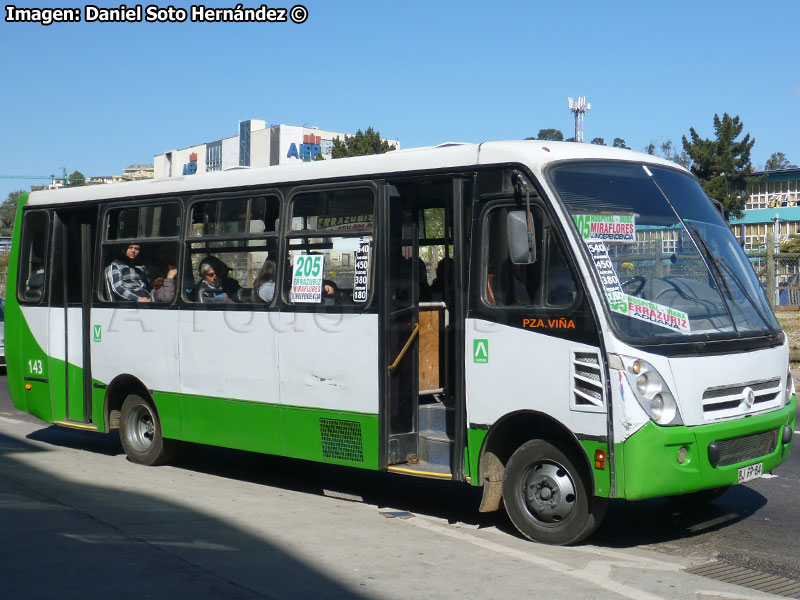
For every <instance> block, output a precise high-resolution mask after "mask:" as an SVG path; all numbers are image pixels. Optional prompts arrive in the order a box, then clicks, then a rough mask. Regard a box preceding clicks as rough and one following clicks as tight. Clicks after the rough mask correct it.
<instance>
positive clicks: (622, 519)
mask: <svg viewBox="0 0 800 600" xmlns="http://www.w3.org/2000/svg"><path fill="white" fill-rule="evenodd" d="M27 437H28V439H30V440H32V441H37V442H42V443H46V444H51V445H54V446H59V447H65V448H71V449H74V450H83V451H87V452H92V453H97V454H103V455H106V456H116V455H120V454H123V450H122V446H121V445H120V443H119V437H118V436H117V435H116V433H112V434H98V433H95V432H86V431H80V430H71V429H66V428H63V427H58V426H51V427H47V428H44V429H40V430H38V431H35V432H33V433H31V434H29V435H28V436H27ZM170 464H171V465H173V466H175V467H178V468H181V469H185V470H189V471H195V472H198V473H204V474H207V475H212V476H215V477H223V478H226V479H234V480H238V481H243V482H247V483H254V484H257V485H265V486H269V487H273V488H280V489H284V490H289V491H295V492H300V493H307V494H314V495H319V496H332V497H333V498H335V499H338V500H341V499H349V500H352V501H355V502H362V503H365V504H368V505H372V506H375V508H376V510H381V509H391V510H403V511H408V512H410V513H412V514H420V515H425V516H429V517H433V518H438V519H444V520H446V521H448V522H449V523H463V524H466V525H470V526H474V527H478V528H483V527H497V528H498V529H499V530H501V531H503V532H505V533H508V534H509V535H512V536H514V537H518V538H520V537H522V536H521V535H520V534H519V533H518V532H517V530H516V528H515V527H514V526H513V524H512V523H511V522H510V521H509V519H508V517H507V516H506V515H505V512H504V511H503V510H502V509H501V510H500V511H497V512H494V513H479V512H478V505H479V504H480V497H481V492H482V490H481V489H480V488H474V487H472V486H470V485H468V484H462V485H454V484H453V483H452V482H450V481H437V480H432V479H422V478H417V477H410V476H404V475H399V474H392V473H384V472H375V471H367V470H363V469H355V468H351V467H342V466H337V465H327V464H322V463H315V462H311V461H304V460H297V459H292V458H284V457H278V456H270V455H265V454H258V453H253V452H246V451H242V450H232V449H228V448H219V447H213V446H204V445H201V444H183V445H182V446H181V451H180V452H179V454H178V456H177V457H176V458H175V459H174V460H173V461H172V463H170ZM156 468H157V467H156ZM766 502H767V499H766V498H765V497H764V496H762V495H761V494H759V493H758V492H756V491H755V490H753V489H751V488H749V487H747V486H734V487H732V488H731V489H729V490H728V491H727V492H726V493H725V494H723V495H722V496H721V497H720V498H718V499H717V500H715V501H713V502H708V503H705V504H691V503H685V502H681V501H680V500H676V499H670V498H657V499H652V500H639V501H625V500H612V501H610V503H609V508H608V514H607V516H606V518H605V521H604V522H603V524H602V525H601V526H600V528H599V529H598V530H597V532H595V533H594V535H592V536H591V537H590V538H588V539H587V540H586V542H585V543H587V544H592V545H597V546H607V547H616V548H627V547H635V546H641V545H647V544H658V543H663V542H669V541H674V540H678V539H686V538H691V537H693V536H696V535H701V534H704V533H709V532H712V531H717V530H720V529H724V528H726V527H729V526H731V525H734V524H736V523H738V522H739V521H742V520H743V519H746V518H748V517H750V516H751V515H753V514H755V513H756V512H757V511H758V509H759V508H761V507H762V506H764V505H765V504H766Z"/></svg>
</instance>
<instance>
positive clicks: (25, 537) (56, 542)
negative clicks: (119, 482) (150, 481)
mask: <svg viewBox="0 0 800 600" xmlns="http://www.w3.org/2000/svg"><path fill="white" fill-rule="evenodd" d="M37 437H39V438H41V439H42V440H43V441H45V443H54V442H53V440H56V441H59V442H63V441H64V438H62V437H60V436H54V435H53V433H52V432H51V431H49V430H44V432H43V433H41V434H40V435H39V436H37ZM67 440H69V438H67ZM76 445H77V444H76ZM0 448H2V449H4V450H5V451H0V506H1V507H2V510H0V561H1V562H2V564H3V565H4V567H5V569H4V575H3V594H2V596H3V597H7V598H51V597H58V598H61V599H64V600H71V599H76V600H77V599H79V598H80V599H82V598H86V597H87V593H88V592H87V590H89V589H91V595H95V596H98V597H122V598H133V597H136V598H144V597H149V598H196V599H198V600H201V599H202V600H204V599H206V598H208V599H210V598H237V599H240V600H246V599H251V598H252V599H254V600H255V599H257V598H265V597H271V598H314V597H318V598H347V599H353V600H367V599H368V598H371V597H374V596H371V595H364V593H361V591H360V590H358V589H357V588H356V589H354V588H352V587H349V586H348V585H347V584H346V583H343V582H340V581H336V580H334V579H332V578H331V577H329V576H327V575H326V574H325V573H324V572H323V571H321V570H320V569H319V568H317V567H316V566H314V565H312V564H311V563H310V562H307V561H305V560H303V559H302V556H301V555H298V554H297V552H296V550H297V549H296V548H295V551H294V552H292V551H290V550H288V549H284V548H282V547H281V545H280V544H279V543H276V542H273V541H270V540H269V539H266V536H265V535H255V534H254V533H251V532H250V531H247V530H245V528H243V527H237V526H236V525H234V524H233V523H232V522H231V520H230V519H225V518H219V517H218V516H216V515H214V514H212V513H210V512H209V513H205V512H203V511H199V510H196V509H194V508H191V507H189V506H186V505H183V504H181V503H180V502H179V501H174V502H173V501H171V500H165V499H163V498H162V497H156V496H155V495H152V494H148V493H145V492H140V491H131V490H130V489H124V488H121V487H119V486H116V487H114V486H110V485H109V486H104V485H97V484H87V483H84V482H79V481H76V480H75V479H74V478H71V477H69V475H68V474H66V473H65V476H64V477H63V478H62V477H60V476H59V475H58V474H56V473H55V472H54V470H52V469H48V470H43V469H40V468H37V466H36V463H35V461H37V460H38V461H42V460H46V459H41V458H36V459H35V460H31V459H23V458H22V456H26V457H27V456H31V455H35V454H36V453H37V451H38V452H41V451H42V449H41V448H38V447H36V446H34V445H32V444H30V443H29V442H27V441H26V440H24V439H19V438H14V437H10V436H6V435H3V434H0ZM93 451H94V450H93ZM44 452H45V453H46V450H45V451H44ZM290 508H291V507H287V510H289V509H290ZM362 585H363V584H362Z"/></svg>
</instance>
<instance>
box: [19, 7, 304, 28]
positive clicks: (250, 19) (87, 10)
mask: <svg viewBox="0 0 800 600" xmlns="http://www.w3.org/2000/svg"><path fill="white" fill-rule="evenodd" d="M306 19H308V10H307V9H306V7H305V6H303V5H302V4H296V5H295V6H293V7H292V8H290V9H286V8H273V7H270V6H267V5H266V4H262V5H260V6H258V7H245V6H244V5H243V4H237V5H236V6H235V7H233V8H211V7H207V6H205V5H203V4H193V5H192V6H190V7H189V8H188V9H186V8H178V7H175V6H172V5H169V6H159V5H157V4H148V5H147V6H144V5H142V4H136V5H134V6H130V7H129V6H126V5H125V4H120V5H119V6H118V7H115V8H105V7H100V6H95V5H94V4H87V5H85V6H84V7H83V9H80V8H18V7H16V6H14V5H13V4H9V5H6V18H5V21H6V23H38V24H40V25H52V24H53V23H80V22H81V21H83V22H85V23H141V22H145V23H183V22H185V21H191V22H193V23H285V22H287V20H291V21H292V22H294V23H304V22H305V21H306Z"/></svg>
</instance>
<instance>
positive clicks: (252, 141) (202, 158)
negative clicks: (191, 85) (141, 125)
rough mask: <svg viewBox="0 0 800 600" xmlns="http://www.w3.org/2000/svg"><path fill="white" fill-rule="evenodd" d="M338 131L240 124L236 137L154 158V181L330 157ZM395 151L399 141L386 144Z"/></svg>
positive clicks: (255, 122)
mask: <svg viewBox="0 0 800 600" xmlns="http://www.w3.org/2000/svg"><path fill="white" fill-rule="evenodd" d="M346 135H348V136H349V135H353V134H351V133H342V132H339V131H327V130H324V129H319V128H318V127H297V126H293V125H271V126H267V123H266V121H262V120H259V119H248V120H247V121H239V131H238V133H237V134H236V135H234V136H231V137H228V138H224V139H221V140H215V141H212V142H204V143H202V144H198V145H196V146H190V147H188V148H183V149H181V150H170V151H169V152H165V153H164V154H159V155H157V156H155V157H154V158H153V166H154V173H155V177H156V178H162V177H179V176H182V175H193V174H195V173H210V172H213V171H224V170H226V169H233V168H236V167H269V166H273V165H286V164H293V163H300V162H306V161H311V160H318V159H319V157H320V156H321V157H322V158H324V159H329V158H331V157H332V152H333V140H335V139H336V138H340V139H342V140H344V137H345V136H346ZM386 141H387V142H388V143H389V144H390V145H392V146H394V147H395V149H399V148H400V142H399V141H398V140H386Z"/></svg>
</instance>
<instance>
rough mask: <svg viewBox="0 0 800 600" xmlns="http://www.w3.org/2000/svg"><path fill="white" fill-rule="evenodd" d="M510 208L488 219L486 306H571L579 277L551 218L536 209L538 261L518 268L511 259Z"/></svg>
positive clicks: (519, 265)
mask: <svg viewBox="0 0 800 600" xmlns="http://www.w3.org/2000/svg"><path fill="white" fill-rule="evenodd" d="M510 210H512V208H510V207H502V208H497V209H494V210H493V211H491V212H490V213H489V215H488V216H487V218H486V225H485V234H484V240H485V242H484V247H485V248H486V250H485V252H486V269H487V270H486V291H485V294H486V302H487V304H490V305H493V306H540V307H543V308H544V307H548V308H561V307H565V306H569V305H571V304H572V303H573V302H574V301H575V299H576V297H577V294H578V291H577V289H578V288H577V285H576V283H575V277H574V276H573V274H572V271H571V270H570V268H569V265H568V263H567V259H566V257H565V256H564V253H563V251H562V250H561V246H560V245H559V243H558V239H557V238H556V233H555V231H554V230H553V228H552V226H551V225H550V222H549V220H548V218H547V217H546V216H545V214H544V212H543V211H542V210H541V208H539V207H538V206H532V207H531V212H532V213H533V221H534V228H535V237H536V257H537V258H536V260H535V261H534V262H533V263H530V264H514V263H512V262H511V260H510V259H509V253H508V231H507V222H506V215H507V214H508V212H509V211H510Z"/></svg>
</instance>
